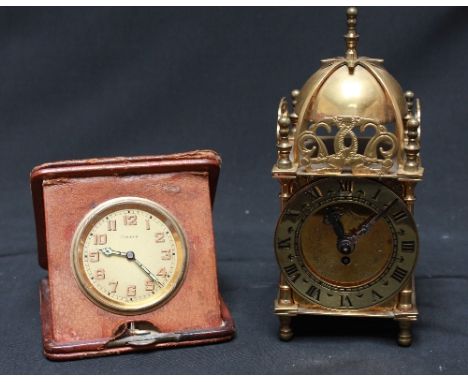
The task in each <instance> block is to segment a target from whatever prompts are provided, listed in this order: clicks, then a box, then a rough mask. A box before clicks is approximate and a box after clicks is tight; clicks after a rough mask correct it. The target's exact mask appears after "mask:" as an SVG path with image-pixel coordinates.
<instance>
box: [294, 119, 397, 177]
mask: <svg viewBox="0 0 468 382" xmlns="http://www.w3.org/2000/svg"><path fill="white" fill-rule="evenodd" d="M333 126H335V127H336V128H337V129H338V131H337V133H336V134H335V137H334V139H333V149H334V153H333V154H330V153H329V152H328V149H327V145H326V144H325V142H324V137H322V136H320V135H319V134H318V130H319V129H320V128H323V129H324V130H325V131H326V132H327V133H328V134H331V133H332V130H333ZM367 129H373V130H374V135H373V136H372V137H371V138H370V139H369V140H364V139H358V137H357V136H356V133H355V130H359V131H360V132H361V133H364V132H365V131H366V130H367ZM328 138H329V137H328ZM325 139H326V138H325ZM347 140H348V141H349V143H348V144H347V143H346V141H347ZM360 144H361V146H363V148H364V150H363V151H362V152H363V154H360V153H359V148H360V147H359V146H360ZM298 146H299V158H300V159H299V161H300V165H301V166H304V169H303V170H304V171H305V172H310V171H317V172H318V173H320V172H328V173H330V172H335V173H341V172H342V171H343V170H347V169H349V170H352V171H353V172H355V173H360V174H364V173H366V172H370V173H378V174H385V173H389V172H390V170H391V168H392V167H393V165H394V163H395V159H396V153H397V149H398V144H397V138H396V136H395V135H394V134H393V133H391V132H389V131H387V128H386V127H385V126H384V125H382V124H380V123H379V122H378V121H375V120H372V119H369V118H361V117H347V116H337V117H332V118H326V119H323V120H322V121H320V122H318V123H313V124H312V125H311V127H310V128H309V130H306V131H304V132H302V133H301V134H300V135H299V137H298ZM314 165H322V167H321V168H318V167H317V166H315V167H314Z"/></svg>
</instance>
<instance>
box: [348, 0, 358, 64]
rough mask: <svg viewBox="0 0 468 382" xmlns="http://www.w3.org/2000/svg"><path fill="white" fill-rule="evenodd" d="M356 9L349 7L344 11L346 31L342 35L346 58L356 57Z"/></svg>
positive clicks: (353, 58)
mask: <svg viewBox="0 0 468 382" xmlns="http://www.w3.org/2000/svg"><path fill="white" fill-rule="evenodd" d="M357 15H358V11H357V8H356V7H349V8H348V10H347V11H346V17H347V23H348V32H347V33H346V34H345V35H344V38H345V41H346V54H345V56H346V59H348V60H355V59H356V58H357V50H356V48H357V43H358V41H359V34H358V33H357V32H356V24H357Z"/></svg>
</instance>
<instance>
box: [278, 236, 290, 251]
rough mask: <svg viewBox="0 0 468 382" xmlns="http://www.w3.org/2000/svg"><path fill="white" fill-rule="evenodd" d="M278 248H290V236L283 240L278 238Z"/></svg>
mask: <svg viewBox="0 0 468 382" xmlns="http://www.w3.org/2000/svg"><path fill="white" fill-rule="evenodd" d="M278 248H280V249H284V248H291V238H290V237H288V238H286V239H284V240H278Z"/></svg>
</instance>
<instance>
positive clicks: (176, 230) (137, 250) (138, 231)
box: [71, 197, 188, 314]
mask: <svg viewBox="0 0 468 382" xmlns="http://www.w3.org/2000/svg"><path fill="white" fill-rule="evenodd" d="M164 241H165V242H164ZM114 247H115V248H114ZM166 247H167V248H166ZM187 257H188V254H187V246H186V239H185V234H184V233H183V231H182V229H181V227H180V226H179V224H178V222H177V220H176V219H175V218H174V217H173V216H172V215H171V214H170V213H169V212H168V211H167V210H165V209H164V208H163V207H162V206H160V205H159V204H157V203H155V202H153V201H150V200H148V199H143V198H137V197H120V198H115V199H111V200H108V201H106V202H104V203H102V204H100V205H98V206H97V207H95V208H94V209H93V210H91V211H90V212H89V213H88V214H87V215H86V216H85V217H84V218H83V220H82V221H81V222H80V224H79V225H78V228H77V230H76V231H75V234H74V237H73V242H72V249H71V261H72V268H73V271H74V275H75V279H76V280H77V283H78V285H79V287H80V289H81V290H82V292H83V293H84V294H85V295H86V297H88V298H89V299H90V300H91V301H92V302H94V303H95V304H97V305H98V306H100V307H102V308H103V309H106V310H109V311H112V312H115V313H119V314H140V313H145V312H147V311H148V310H151V309H153V308H155V307H156V306H159V305H161V304H163V303H165V302H167V301H168V300H169V299H170V298H171V297H173V296H174V295H175V292H176V291H177V289H178V287H179V286H180V284H181V283H182V281H183V278H184V275H185V268H186V263H187ZM109 264H111V266H110V268H109ZM112 273H113V277H112Z"/></svg>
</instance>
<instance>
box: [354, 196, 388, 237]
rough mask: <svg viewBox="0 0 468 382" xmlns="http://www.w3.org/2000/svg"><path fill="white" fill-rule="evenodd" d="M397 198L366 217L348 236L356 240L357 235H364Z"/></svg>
mask: <svg viewBox="0 0 468 382" xmlns="http://www.w3.org/2000/svg"><path fill="white" fill-rule="evenodd" d="M396 201H397V199H394V200H393V201H392V202H391V203H389V204H388V205H387V206H386V207H385V208H384V209H383V210H381V211H380V212H378V213H376V214H374V215H372V216H370V217H369V218H367V219H366V220H365V221H364V223H362V224H361V225H360V226H359V227H358V228H357V229H355V230H353V232H352V233H351V235H349V238H350V239H352V240H355V241H357V238H358V237H359V236H362V235H365V234H366V233H367V232H369V230H370V229H371V228H372V226H373V225H374V224H375V223H376V222H377V221H378V220H379V219H380V218H381V217H382V216H384V215H385V214H386V213H387V212H388V210H389V209H390V208H391V207H392V206H393V205H394V204H395V203H396Z"/></svg>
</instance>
